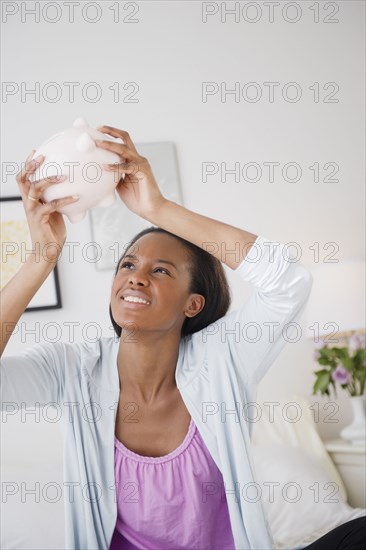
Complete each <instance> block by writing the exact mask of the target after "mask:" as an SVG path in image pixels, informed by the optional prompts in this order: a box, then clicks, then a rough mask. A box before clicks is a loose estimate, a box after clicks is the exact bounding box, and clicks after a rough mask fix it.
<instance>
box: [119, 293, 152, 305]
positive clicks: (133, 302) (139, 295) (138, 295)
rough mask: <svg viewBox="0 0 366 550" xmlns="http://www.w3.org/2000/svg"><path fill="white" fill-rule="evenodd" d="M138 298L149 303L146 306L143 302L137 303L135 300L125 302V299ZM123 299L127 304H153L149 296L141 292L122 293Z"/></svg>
mask: <svg viewBox="0 0 366 550" xmlns="http://www.w3.org/2000/svg"><path fill="white" fill-rule="evenodd" d="M129 297H131V298H138V299H141V300H145V301H146V302H147V304H144V303H142V302H137V301H136V302H135V301H133V300H131V301H130V300H125V298H129ZM121 299H122V300H123V301H124V302H126V304H137V305H150V304H151V301H150V299H149V297H148V296H146V294H144V293H143V292H140V291H132V290H126V291H125V292H123V293H122V295H121Z"/></svg>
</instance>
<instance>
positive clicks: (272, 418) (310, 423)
mask: <svg viewBox="0 0 366 550" xmlns="http://www.w3.org/2000/svg"><path fill="white" fill-rule="evenodd" d="M275 405H276V406H275ZM259 410H260V412H261V415H260V419H259V421H258V422H256V423H254V426H253V436H252V443H253V444H254V445H268V444H272V445H274V444H276V445H277V444H278V445H288V446H289V447H296V448H300V449H305V450H306V451H308V452H309V453H311V456H312V457H313V458H314V459H315V460H316V461H317V462H318V463H319V464H321V466H322V467H323V469H324V470H325V471H326V472H327V473H328V476H329V478H330V480H331V481H334V482H335V483H336V484H337V485H338V487H339V493H340V495H341V497H342V498H343V500H347V492H346V488H345V486H344V483H343V481H342V478H341V477H340V475H339V472H338V470H337V468H336V467H335V465H334V463H333V461H332V459H331V458H330V456H329V454H328V452H327V450H326V448H325V447H324V443H323V441H322V440H321V438H320V436H319V434H318V431H317V426H316V424H315V422H314V418H313V414H312V412H311V406H310V403H309V402H308V401H307V399H306V398H305V397H303V396H302V395H293V396H292V398H291V399H288V400H286V401H280V400H279V401H275V402H273V403H272V406H271V407H270V406H269V404H268V403H267V404H266V402H264V403H263V404H262V405H261V407H260V409H259ZM293 420H295V421H293Z"/></svg>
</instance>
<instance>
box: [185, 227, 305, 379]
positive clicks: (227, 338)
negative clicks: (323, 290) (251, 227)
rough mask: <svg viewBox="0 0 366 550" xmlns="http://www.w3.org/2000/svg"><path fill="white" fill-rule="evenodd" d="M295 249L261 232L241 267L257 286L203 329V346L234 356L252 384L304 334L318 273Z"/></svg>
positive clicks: (247, 279) (243, 276)
mask: <svg viewBox="0 0 366 550" xmlns="http://www.w3.org/2000/svg"><path fill="white" fill-rule="evenodd" d="M290 248H291V247H287V246H286V245H284V244H282V243H279V242H277V241H273V240H270V239H267V238H266V237H262V236H258V237H257V239H256V241H255V242H254V244H253V245H252V247H251V248H250V249H249V252H248V253H247V255H246V256H245V258H244V259H243V261H242V262H241V263H240V264H239V266H238V267H237V268H236V269H235V272H237V273H238V275H239V276H240V277H241V278H242V279H243V280H244V281H247V282H248V283H251V284H252V285H253V287H254V290H253V292H252V294H251V295H250V297H249V299H248V300H247V301H246V302H245V303H244V304H243V306H242V307H241V308H239V309H238V310H236V311H233V312H231V313H229V314H227V315H225V316H224V317H222V318H221V319H219V320H218V321H216V322H215V323H212V324H211V325H208V327H206V328H205V329H203V330H202V331H200V333H201V334H199V333H197V337H198V338H199V340H200V342H201V345H202V344H203V345H204V346H207V347H209V346H210V348H211V349H210V355H211V356H212V352H214V353H217V354H218V355H220V354H221V356H223V355H222V354H224V355H225V357H226V358H227V357H230V358H231V360H232V361H233V362H234V365H235V366H236V367H237V370H238V371H239V374H240V375H241V376H242V378H243V380H245V382H246V383H254V384H257V383H258V382H259V381H260V380H261V378H263V376H264V375H265V374H266V372H267V371H268V369H269V367H270V366H271V365H272V364H273V362H274V361H275V359H276V358H277V356H278V355H279V353H280V352H281V350H282V349H283V347H284V346H285V344H286V343H287V342H296V341H298V340H300V338H301V327H300V325H299V323H298V320H299V318H300V317H301V315H302V313H303V310H304V309H305V306H306V303H307V300H308V298H309V296H310V292H311V287H312V284H313V276H312V274H311V273H310V271H309V270H308V269H307V268H306V267H305V266H304V265H303V264H302V263H301V261H299V259H298V258H296V255H295V254H294V253H293V252H292V253H291V250H290ZM198 335H199V336H198ZM198 338H196V343H197V340H198ZM205 355H207V349H206V353H205ZM207 367H208V369H209V365H207Z"/></svg>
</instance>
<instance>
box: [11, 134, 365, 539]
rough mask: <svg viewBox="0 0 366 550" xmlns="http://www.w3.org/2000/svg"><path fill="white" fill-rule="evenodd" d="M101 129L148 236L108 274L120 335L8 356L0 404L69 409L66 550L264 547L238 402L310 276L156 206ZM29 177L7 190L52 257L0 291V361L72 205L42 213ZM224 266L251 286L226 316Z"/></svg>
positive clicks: (143, 172) (123, 148)
mask: <svg viewBox="0 0 366 550" xmlns="http://www.w3.org/2000/svg"><path fill="white" fill-rule="evenodd" d="M99 129H100V130H101V131H102V132H104V133H105V134H108V135H110V136H113V137H119V138H121V139H122V141H123V144H121V143H112V142H109V141H102V142H98V143H97V144H98V146H99V147H102V148H105V149H109V150H110V151H114V152H116V153H117V154H118V155H120V157H121V164H119V165H111V166H108V167H106V168H107V169H109V170H113V171H114V172H115V173H116V177H118V178H120V181H119V184H118V186H117V192H118V194H119V196H120V198H121V199H122V201H123V202H124V204H125V205H126V206H127V207H128V208H129V209H130V210H131V211H132V212H134V213H135V214H137V215H139V216H141V217H142V218H144V219H146V220H148V221H149V222H151V223H152V224H154V225H156V226H159V230H155V229H153V230H148V231H144V232H142V233H140V234H139V235H137V236H136V238H135V239H133V241H132V242H131V243H129V247H128V249H127V250H126V252H125V254H124V255H123V257H122V258H121V259H120V261H119V262H118V265H117V269H116V273H115V278H114V281H113V285H112V290H111V301H110V315H111V320H112V322H113V326H114V328H115V331H116V338H101V339H100V340H99V341H98V342H97V343H95V344H90V343H84V342H82V343H78V344H68V343H63V342H57V343H55V344H42V345H40V344H38V345H35V346H33V347H32V348H28V349H27V350H25V351H24V352H22V353H20V354H19V355H17V356H15V357H6V358H5V359H4V360H3V362H2V367H1V369H2V394H3V401H4V402H16V403H21V402H22V403H25V405H26V406H27V405H31V404H32V403H33V406H34V403H36V402H37V403H40V404H41V405H42V404H43V405H44V404H46V403H51V402H53V403H56V404H57V405H58V406H60V407H61V409H62V411H63V413H64V414H63V417H62V419H63V427H64V434H65V438H64V449H65V451H64V479H65V483H64V485H65V494H64V498H65V515H66V547H67V548H68V549H87V550H90V549H108V548H112V549H113V550H117V549H122V548H123V549H130V550H131V549H135V548H148V549H153V548H154V549H155V548H159V549H160V548H161V549H162V548H164V549H173V548H174V549H178V548H179V549H188V548H189V549H191V548H197V549H207V550H212V549H214V548H217V549H220V550H223V549H233V548H240V549H244V548H248V549H254V548H256V549H259V548H261V549H264V548H271V546H272V545H273V541H272V539H271V534H270V530H269V527H268V523H267V521H266V518H265V516H264V513H263V508H262V505H261V502H260V500H258V499H255V498H254V499H253V498H252V496H249V495H248V492H247V488H248V486H251V485H253V484H254V483H255V469H254V464H253V463H252V459H251V454H250V433H251V421H253V413H254V416H255V412H254V411H253V410H251V407H248V404H250V403H253V402H254V401H255V397H256V388H257V385H258V382H259V381H260V379H261V378H262V377H263V376H264V374H265V373H266V372H267V370H268V368H269V367H270V365H271V364H272V363H273V361H274V360H275V358H276V357H277V356H278V354H279V353H280V351H281V350H282V348H283V347H284V345H285V343H286V341H289V340H291V335H292V334H293V333H292V332H291V323H292V324H295V323H296V320H297V319H298V318H299V317H300V315H301V313H302V312H303V309H304V307H305V304H306V301H307V298H308V296H309V294H310V290H311V285H312V278H311V275H310V273H309V271H308V270H307V269H306V268H305V267H304V266H303V265H302V264H301V263H300V262H298V261H296V259H294V258H291V257H290V256H289V255H288V254H287V251H286V250H285V247H284V245H282V244H281V243H276V242H273V241H269V240H268V239H265V238H264V237H260V236H258V235H255V234H253V233H250V232H247V231H244V230H241V229H238V228H236V227H233V226H230V225H227V224H225V223H222V222H219V221H216V220H213V219H210V218H207V217H205V216H201V215H199V214H197V213H194V212H191V211H189V210H188V209H186V208H184V207H182V206H180V205H178V204H175V203H173V202H172V201H169V200H167V199H165V198H164V197H163V196H162V194H161V192H160V190H159V187H158V185H157V183H156V181H155V178H154V176H153V173H152V171H151V168H150V165H149V163H148V161H147V159H145V158H143V157H141V156H140V155H139V154H138V152H137V150H136V148H135V146H134V144H133V142H132V140H131V138H130V136H129V135H128V133H127V132H124V131H122V130H118V129H115V128H111V127H107V126H103V127H101V128H99ZM43 160H44V159H43V158H40V159H38V161H39V162H40V163H41V162H43ZM36 167H37V165H36V163H35V162H31V161H30V157H29V158H28V159H27V162H26V166H25V169H24V170H23V171H22V172H21V173H20V174H19V175H18V177H17V181H18V184H19V188H20V192H21V195H22V199H23V202H24V208H25V211H26V215H27V220H28V223H29V228H30V233H31V238H32V243H33V245H35V243H39V244H38V246H39V250H41V251H42V249H43V247H47V259H45V258H43V255H42V254H40V255H39V257H38V259H35V258H34V256H28V257H27V260H26V262H25V264H24V265H23V266H22V267H21V269H20V270H19V271H18V273H17V274H16V275H15V276H14V277H13V279H11V280H10V281H9V283H8V284H7V285H6V287H5V288H4V289H3V293H2V294H3V296H2V304H3V313H2V342H1V343H2V346H3V347H2V351H3V349H4V347H5V346H6V342H7V340H8V339H9V337H10V334H11V331H12V328H14V326H15V324H16V323H17V321H18V320H19V318H20V316H21V315H22V313H23V312H24V310H25V308H26V307H27V305H28V303H29V301H30V300H31V298H32V297H33V295H34V294H35V292H36V291H37V290H38V289H39V287H40V286H41V285H42V283H43V282H44V280H45V279H46V277H47V276H48V274H49V273H50V271H52V269H53V268H54V266H55V264H56V261H57V258H58V257H59V254H60V252H61V250H62V247H63V244H64V242H65V239H66V230H65V224H64V221H63V218H62V215H61V214H59V213H58V212H57V211H56V209H57V208H60V207H61V206H64V205H66V204H71V203H72V202H74V201H76V200H77V198H72V197H69V198H65V199H60V200H57V201H54V202H52V203H49V204H42V203H41V201H40V196H41V193H42V190H43V189H44V188H45V187H47V186H48V185H52V184H54V181H52V182H49V181H45V180H42V181H39V182H35V183H30V181H29V176H30V175H31V174H32V173H34V171H35V169H36ZM50 243H54V245H55V246H54V248H50V246H49V244H50ZM50 251H52V253H51V252H50ZM221 262H223V263H225V264H226V265H227V266H228V267H229V268H231V269H233V270H235V271H236V272H237V273H238V274H239V276H241V277H242V278H243V279H244V280H246V281H248V282H251V283H252V284H253V285H254V286H255V287H256V292H255V293H254V294H253V295H252V296H251V298H250V299H249V300H248V301H247V303H246V304H245V305H244V306H242V307H241V308H240V309H239V310H238V311H236V312H232V313H230V314H227V310H228V307H229V303H230V296H229V291H228V286H227V282H226V278H225V275H224V271H223V268H222V265H221ZM286 327H287V328H288V327H290V329H289V330H287V329H286ZM253 328H254V332H253ZM292 328H293V327H292ZM284 329H286V338H284V336H283V330H284ZM70 403H71V404H72V413H70V410H71V409H70ZM356 521H357V520H356ZM342 527H343V526H342ZM352 532H354V530H353V531H352ZM320 540H321V539H320ZM320 547H321V546H317V547H316V548H320ZM328 547H329V546H328Z"/></svg>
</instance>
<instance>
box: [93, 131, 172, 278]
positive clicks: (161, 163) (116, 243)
mask: <svg viewBox="0 0 366 550" xmlns="http://www.w3.org/2000/svg"><path fill="white" fill-rule="evenodd" d="M136 149H137V151H138V152H139V154H140V155H141V156H143V157H145V158H147V159H148V161H149V163H150V166H151V168H152V171H153V173H154V176H155V179H156V181H157V184H158V186H159V189H160V190H161V192H162V194H163V195H164V197H165V198H167V199H168V200H172V201H174V202H176V203H177V204H181V205H182V192H181V184H180V178H179V168H178V161H177V153H176V148H175V144H174V143H173V142H171V141H162V142H146V143H136ZM89 219H90V223H91V232H92V238H93V241H94V242H95V243H96V246H97V249H98V251H99V255H98V259H97V261H96V262H95V266H96V269H97V270H111V269H115V267H116V265H117V262H118V260H119V258H120V257H121V256H122V254H123V252H124V250H125V249H126V248H128V245H129V242H130V241H131V239H132V238H133V237H134V235H136V234H137V233H138V232H139V231H141V230H143V229H145V228H147V227H150V226H151V225H152V224H151V223H150V222H148V221H146V220H144V219H143V218H140V217H139V216H137V215H136V214H134V213H133V212H131V211H130V210H129V209H128V208H127V207H126V205H125V204H124V203H123V202H122V200H121V199H120V198H119V197H117V196H116V200H115V202H114V203H113V204H112V205H111V206H109V207H108V208H102V207H94V208H91V209H90V211H89Z"/></svg>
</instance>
